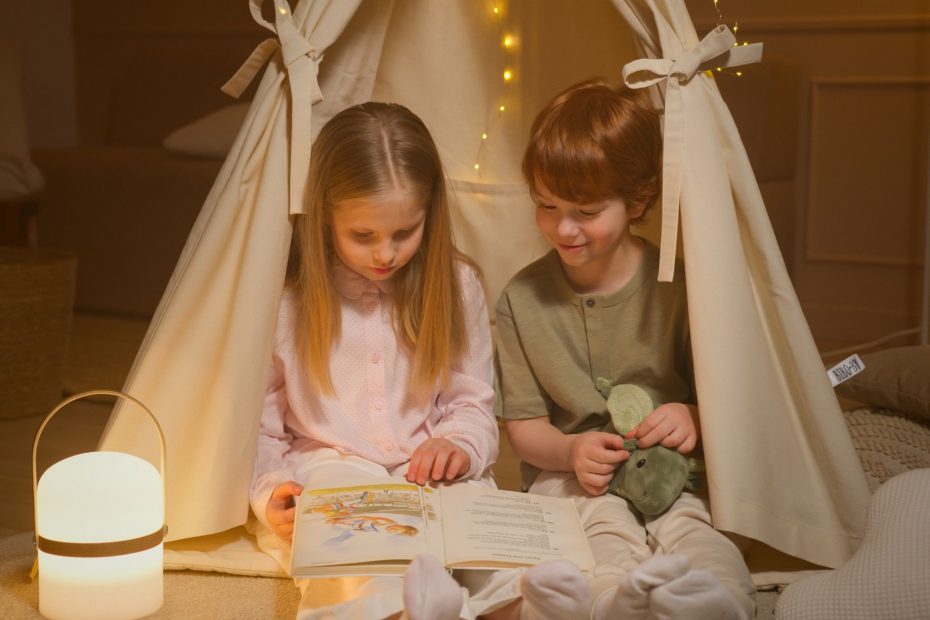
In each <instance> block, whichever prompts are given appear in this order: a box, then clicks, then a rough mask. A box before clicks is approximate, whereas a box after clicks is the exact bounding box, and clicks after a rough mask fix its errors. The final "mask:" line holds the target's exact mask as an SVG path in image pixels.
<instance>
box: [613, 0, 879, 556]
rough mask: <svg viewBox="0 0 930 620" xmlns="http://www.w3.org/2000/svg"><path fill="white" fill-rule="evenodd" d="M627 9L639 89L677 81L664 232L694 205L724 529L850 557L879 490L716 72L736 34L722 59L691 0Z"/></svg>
mask: <svg viewBox="0 0 930 620" xmlns="http://www.w3.org/2000/svg"><path fill="white" fill-rule="evenodd" d="M614 4H615V5H616V6H617V8H618V10H620V12H621V13H622V14H623V15H624V16H625V17H626V18H627V21H628V22H629V23H630V24H631V26H632V27H633V29H634V31H636V32H637V35H638V37H639V39H640V43H641V46H642V48H643V50H644V52H645V53H646V54H647V55H648V56H649V57H651V59H652V60H651V61H649V60H648V59H647V60H639V61H633V62H632V63H629V64H628V65H627V66H626V67H625V68H624V72H623V73H624V76H625V78H626V82H627V84H628V85H630V86H632V87H634V88H635V87H644V86H647V85H653V84H654V85H657V86H660V87H662V88H664V89H665V99H666V105H665V113H664V117H663V125H664V140H665V142H664V150H665V167H664V170H663V183H664V188H663V191H664V193H663V196H662V211H663V212H662V217H663V222H662V231H663V240H664V241H666V240H667V239H668V236H669V232H670V231H674V230H675V229H677V223H676V222H675V221H674V220H677V219H678V216H677V211H678V209H677V207H678V205H679V204H680V213H681V231H680V232H681V235H682V237H683V247H684V260H685V270H686V273H687V278H688V309H689V313H690V321H691V341H692V350H693V354H694V366H695V381H696V385H697V391H698V402H699V403H700V408H701V430H702V436H703V443H704V456H705V460H706V465H707V477H708V480H709V491H710V504H711V511H712V514H713V520H714V526H715V527H717V528H720V529H723V530H727V531H731V532H736V533H738V534H740V535H743V536H746V537H749V538H753V539H756V540H760V541H763V542H764V543H766V544H768V545H770V546H772V547H775V548H776V549H778V550H780V551H783V552H785V553H788V554H789V555H792V556H796V557H800V558H803V559H805V560H808V561H810V562H813V563H815V564H819V565H822V566H829V567H836V566H839V565H841V564H842V563H843V562H845V561H846V560H847V559H848V558H849V557H850V555H851V554H852V553H853V552H854V551H855V550H856V548H857V547H858V546H859V544H860V542H861V540H862V532H863V526H864V520H865V514H866V507H867V505H868V500H869V490H868V485H867V483H866V480H865V476H864V474H863V471H862V467H861V465H860V464H859V460H858V458H857V456H856V453H855V450H854V448H853V445H852V441H851V440H850V437H849V431H848V430H847V428H846V425H845V423H844V422H843V417H842V414H841V412H840V407H839V404H838V402H837V400H836V397H835V395H834V394H833V391H832V388H831V386H830V383H829V381H828V379H827V375H826V372H825V370H824V367H823V363H822V362H821V360H820V357H819V354H818V352H817V348H816V346H815V345H814V341H813V338H812V336H811V333H810V329H809V327H808V325H807V323H806V321H805V319H804V315H803V313H802V311H801V307H800V304H799V303H798V299H797V296H796V294H795V292H794V289H793V287H792V285H791V282H790V280H789V278H788V274H787V271H786V269H785V266H784V262H783V260H782V257H781V253H780V252H779V249H778V245H777V243H776V240H775V235H774V233H773V232H772V227H771V223H770V222H769V219H768V216H767V215H766V211H765V205H764V204H763V202H762V196H761V194H760V192H759V188H758V184H757V183H756V180H755V177H754V176H753V173H752V168H751V166H750V164H749V160H748V158H747V156H746V151H745V149H744V148H743V146H742V143H741V141H740V138H739V134H738V132H737V129H736V126H735V124H734V122H733V119H732V117H731V115H730V112H729V110H728V109H727V107H726V104H725V103H724V102H723V99H722V98H721V96H720V93H719V91H718V90H717V87H716V85H715V83H714V80H713V77H711V76H710V75H708V74H706V73H704V72H703V71H702V69H704V68H706V67H707V66H715V65H716V66H721V65H725V64H727V62H728V61H729V59H730V56H731V54H733V52H732V51H731V48H732V43H726V44H725V46H724V47H723V49H725V51H724V52H723V53H722V54H721V55H717V56H710V57H709V58H708V57H707V56H708V54H705V52H707V50H706V49H705V48H706V47H707V46H708V43H707V42H706V39H707V38H705V42H704V43H702V41H701V40H700V39H699V38H698V36H697V33H696V32H695V29H694V25H693V24H692V22H691V19H690V16H689V15H688V12H687V8H686V6H685V4H684V2H681V1H679V0H643V1H639V0H614ZM719 36H722V35H720V34H719V33H716V32H712V33H711V34H710V35H708V37H719ZM723 36H725V35H723ZM702 54H703V55H702ZM673 91H674V94H673ZM672 97H674V98H675V100H674V102H673V101H672ZM672 103H674V107H670V104H672ZM670 158H671V161H672V166H669V160H670ZM673 176H674V177H677V186H678V188H679V192H678V193H677V195H676V193H675V192H672V194H671V195H670V194H669V183H670V177H673ZM671 234H672V235H674V234H675V233H674V232H672V233H671ZM671 247H672V248H674V245H672V246H671ZM663 254H664V256H663V258H664V259H665V260H666V261H667V260H668V254H669V251H668V248H663ZM661 262H662V259H660V265H661ZM660 269H661V267H660ZM661 277H662V274H660V279H661Z"/></svg>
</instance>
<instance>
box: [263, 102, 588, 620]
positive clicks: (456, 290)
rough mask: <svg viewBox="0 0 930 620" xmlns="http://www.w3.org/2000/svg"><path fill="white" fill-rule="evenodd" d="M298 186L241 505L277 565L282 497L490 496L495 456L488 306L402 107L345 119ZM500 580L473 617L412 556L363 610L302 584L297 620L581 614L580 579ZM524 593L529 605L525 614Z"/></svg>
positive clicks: (421, 131) (548, 575)
mask: <svg viewBox="0 0 930 620" xmlns="http://www.w3.org/2000/svg"><path fill="white" fill-rule="evenodd" d="M309 187H310V196H309V204H308V209H307V214H306V215H304V216H301V217H298V220H297V222H296V224H295V226H296V237H295V240H296V261H295V262H296V265H295V267H296V268H295V269H293V270H292V273H293V277H291V278H289V280H288V284H287V286H286V290H285V293H284V295H283V297H282V300H281V307H280V310H279V314H278V321H277V327H276V336H275V343H274V353H273V356H272V364H271V371H270V376H269V380H268V389H267V393H266V397H265V404H264V410H263V412H262V416H261V423H260V429H259V446H258V455H257V461H256V467H255V477H254V480H253V484H252V489H251V503H252V509H253V511H254V513H255V515H256V516H257V518H258V520H259V522H260V524H261V528H260V531H259V532H258V539H259V544H260V546H262V548H263V549H265V550H266V551H267V552H269V553H270V554H271V555H273V556H275V557H276V559H278V560H279V562H281V563H282V565H283V566H287V564H288V562H287V555H288V552H289V548H290V539H291V535H292V531H293V525H294V511H295V509H294V507H293V497H294V496H295V495H298V494H299V493H300V492H301V491H302V489H303V485H304V484H308V483H310V482H313V483H323V484H327V483H329V484H332V483H336V482H343V481H344V480H345V479H346V478H348V477H351V476H352V475H353V473H355V474H358V473H360V472H363V473H366V474H369V475H371V474H374V475H380V476H389V475H395V476H397V475H404V476H406V478H407V480H408V481H411V482H416V483H417V484H420V485H423V484H427V483H439V482H451V481H457V480H464V481H468V482H470V483H473V484H486V485H493V481H492V478H491V470H490V467H491V464H492V463H493V461H494V459H495V457H496V455H497V448H498V433H497V424H496V420H495V418H494V416H493V414H492V403H493V399H494V391H493V388H492V380H493V379H492V377H493V370H492V362H491V355H492V352H491V336H490V329H489V321H488V317H487V308H486V304H485V300H484V294H483V291H482V288H481V285H480V283H479V279H478V275H477V273H476V268H475V267H474V266H473V265H472V263H471V262H470V261H469V260H468V259H466V258H465V257H464V256H463V255H461V254H460V253H458V252H457V251H456V250H455V247H454V245H453V242H452V230H451V222H450V212H449V207H448V204H447V200H446V193H445V184H444V180H443V174H442V166H441V164H440V160H439V155H438V152H437V150H436V146H435V144H434V143H433V140H432V138H431V137H430V135H429V132H428V131H427V129H426V127H425V126H424V124H423V122H422V121H421V120H420V119H419V118H417V117H416V116H415V115H414V114H413V113H411V112H410V111H409V110H407V109H406V108H404V107H403V106H400V105H396V104H384V103H365V104H362V105H358V106H355V107H352V108H349V109H347V110H344V111H343V112H341V113H339V114H337V115H336V116H335V117H333V118H332V119H331V120H330V121H329V122H328V123H327V124H326V125H325V126H324V127H323V128H322V130H321V132H320V135H319V137H318V138H317V140H316V143H315V144H314V148H313V152H312V156H311V163H310V177H309ZM493 575H494V574H493V573H487V574H484V575H483V576H482V579H479V580H478V581H481V582H482V585H480V586H473V587H472V589H473V590H476V593H475V595H474V596H473V597H472V598H471V600H470V601H468V600H467V599H466V598H465V597H463V591H462V589H460V588H459V586H458V584H456V583H455V582H454V581H453V580H452V579H451V578H450V577H449V575H448V574H447V573H446V572H445V570H444V569H443V568H442V566H441V565H440V564H439V561H438V560H436V559H435V558H432V557H430V556H420V557H418V558H416V559H415V560H414V562H413V563H412V564H411V566H410V568H409V569H408V571H407V573H406V575H405V576H404V579H403V582H402V583H401V580H399V579H396V578H384V577H382V578H372V579H368V580H366V582H365V583H364V584H363V586H362V589H361V593H362V594H363V595H364V596H362V597H361V598H359V597H354V598H353V600H349V601H347V602H344V603H341V604H338V605H336V606H329V607H326V608H321V607H319V603H318V602H315V600H314V599H315V596H314V590H313V588H309V585H308V582H309V581H310V580H306V579H303V580H298V586H299V587H300V588H301V590H302V592H303V593H304V595H303V597H302V600H301V604H300V612H299V614H298V616H299V617H301V618H313V617H320V616H325V617H333V616H343V617H366V618H374V617H376V618H384V617H394V616H396V615H397V614H399V613H400V612H401V610H404V611H405V612H406V614H407V616H408V617H409V618H412V619H414V620H416V619H417V618H430V619H436V620H441V619H442V618H458V617H474V615H476V614H480V613H485V612H488V611H489V610H491V609H492V608H498V611H497V614H498V615H499V616H501V615H502V614H505V613H510V614H517V615H519V613H520V609H521V607H522V608H525V610H524V612H525V613H524V617H533V613H532V610H533V609H534V608H536V607H539V608H541V609H545V610H547V612H548V610H549V609H551V608H552V604H551V602H550V600H549V599H553V598H555V599H558V600H559V601H562V600H567V601H569V603H566V604H568V605H569V606H571V605H572V604H575V606H576V607H578V609H579V610H581V609H583V607H584V604H585V603H586V600H585V599H584V592H585V590H584V587H586V583H585V581H584V579H583V578H582V577H581V575H580V573H579V572H578V571H577V569H574V568H572V567H571V566H570V565H567V563H564V562H556V563H546V564H542V565H539V566H537V567H535V568H533V569H530V570H529V571H527V572H526V574H525V575H523V577H522V579H516V580H514V579H512V578H511V579H503V578H499V579H497V580H495V579H494V578H493ZM511 577H512V575H511ZM347 581H350V580H342V583H343V584H344V583H346V582H347ZM573 584H580V586H581V589H577V590H576V589H575V587H576V586H575V585H573ZM521 588H522V589H523V590H525V591H532V592H533V593H534V594H533V595H531V596H530V597H529V598H528V599H527V601H526V603H527V604H526V605H522V604H521V601H520V600H518V599H519V597H520V590H521ZM566 588H571V590H569V594H568V595H566V594H565V591H566ZM479 590H480V591H479ZM579 593H580V594H579ZM576 599H579V600H577V601H576V602H575V603H572V601H575V600H576ZM564 606H565V605H564V604H563V607H564ZM527 613H528V614H529V615H526V614H527ZM579 613H581V612H580V611H579ZM536 617H547V616H545V615H539V614H537V615H536ZM551 617H555V616H551ZM563 617H564V616H563Z"/></svg>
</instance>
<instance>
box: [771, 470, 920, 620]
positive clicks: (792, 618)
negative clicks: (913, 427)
mask: <svg viewBox="0 0 930 620" xmlns="http://www.w3.org/2000/svg"><path fill="white" fill-rule="evenodd" d="M928 514H930V469H915V470H913V471H909V472H906V473H903V474H901V475H899V476H895V477H894V478H892V479H891V480H889V481H888V482H886V483H885V484H884V485H882V486H881V487H880V488H879V489H878V490H877V491H876V492H875V495H873V496H872V500H871V501H870V502H869V511H868V515H867V518H866V525H865V537H864V539H863V541H862V545H861V546H860V547H859V549H858V550H857V551H856V553H855V555H853V557H852V558H850V559H849V561H848V562H847V563H846V564H844V565H843V566H841V567H840V568H838V569H836V570H834V571H828V572H825V573H820V574H817V575H814V576H813V577H809V578H807V579H803V580H801V581H798V582H796V583H793V584H791V585H789V586H788V587H787V588H786V589H785V591H784V592H783V593H782V594H781V596H780V597H779V598H778V604H777V606H776V609H775V617H776V618H777V619H778V620H808V619H809V620H814V619H820V618H843V619H844V620H885V619H887V620H891V619H895V620H908V619H913V620H917V619H919V618H927V610H930V588H928V587H927V576H928V575H930V520H928V519H927V515H928Z"/></svg>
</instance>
